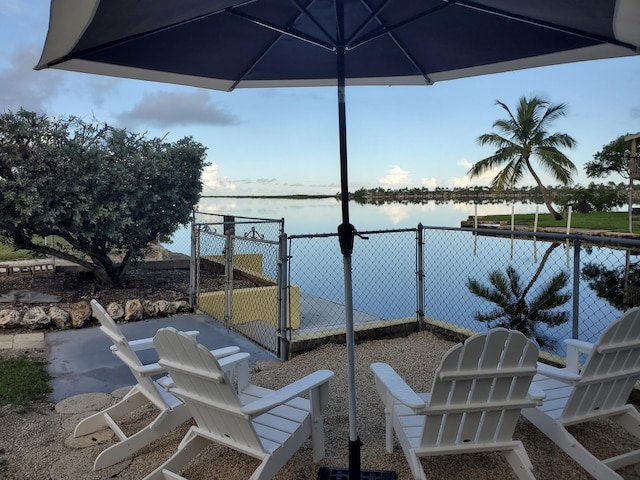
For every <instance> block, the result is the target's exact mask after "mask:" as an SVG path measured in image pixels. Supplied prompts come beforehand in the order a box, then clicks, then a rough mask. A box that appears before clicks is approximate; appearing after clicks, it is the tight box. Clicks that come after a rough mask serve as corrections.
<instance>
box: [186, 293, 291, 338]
mask: <svg viewBox="0 0 640 480" xmlns="http://www.w3.org/2000/svg"><path fill="white" fill-rule="evenodd" d="M232 295H233V297H232V299H233V300H232V302H233V303H232V305H233V312H232V317H233V318H232V320H233V323H243V322H251V321H254V320H262V321H264V322H267V323H269V324H271V325H273V326H274V327H276V328H277V327H278V288H277V287H276V286H273V287H255V288H242V289H236V290H234V291H233V294H232ZM289 296H290V302H289V304H290V305H291V307H290V312H289V315H288V317H289V320H290V325H291V328H293V329H298V328H300V287H298V286H296V285H292V286H291V287H290V288H289ZM198 307H199V309H200V310H202V311H203V312H205V313H207V314H209V315H211V316H212V317H214V318H217V319H218V320H221V321H222V320H224V291H216V292H206V293H201V294H200V298H199V302H198Z"/></svg>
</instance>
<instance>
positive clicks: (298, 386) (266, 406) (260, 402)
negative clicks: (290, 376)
mask: <svg viewBox="0 0 640 480" xmlns="http://www.w3.org/2000/svg"><path fill="white" fill-rule="evenodd" d="M333 375H334V374H333V372H332V371H331V370H318V371H316V372H313V373H311V374H309V375H307V376H306V377H303V378H301V379H300V380H296V381H295V382H293V383H290V384H289V385H287V386H286V387H282V388H281V389H279V390H276V391H275V392H272V393H270V394H268V395H266V396H264V397H262V398H259V399H257V400H254V401H253V402H251V403H249V404H247V405H245V406H244V407H242V410H241V411H242V413H245V414H247V415H252V416H253V415H257V414H259V413H262V412H265V411H267V410H271V409H272V408H273V407H277V406H278V405H282V404H283V403H286V402H288V401H289V400H291V399H292V398H295V397H297V396H299V395H301V394H303V393H305V392H308V391H310V390H313V389H315V388H318V387H320V386H322V385H324V384H326V383H327V382H328V381H329V379H330V378H331V377H333Z"/></svg>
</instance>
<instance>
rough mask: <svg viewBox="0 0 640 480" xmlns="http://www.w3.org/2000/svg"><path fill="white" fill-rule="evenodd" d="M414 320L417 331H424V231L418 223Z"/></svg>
mask: <svg viewBox="0 0 640 480" xmlns="http://www.w3.org/2000/svg"><path fill="white" fill-rule="evenodd" d="M416 320H417V321H418V330H424V327H425V324H424V230H423V229H422V223H418V231H417V232H416Z"/></svg>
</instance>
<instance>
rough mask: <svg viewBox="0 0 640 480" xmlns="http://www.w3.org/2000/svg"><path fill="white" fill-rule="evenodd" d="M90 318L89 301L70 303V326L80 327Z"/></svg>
mask: <svg viewBox="0 0 640 480" xmlns="http://www.w3.org/2000/svg"><path fill="white" fill-rule="evenodd" d="M90 318H91V307H90V306H89V302H76V303H74V304H73V305H71V326H72V327H73V328H82V327H83V326H84V324H85V323H86V322H87V321H88V320H89V319H90Z"/></svg>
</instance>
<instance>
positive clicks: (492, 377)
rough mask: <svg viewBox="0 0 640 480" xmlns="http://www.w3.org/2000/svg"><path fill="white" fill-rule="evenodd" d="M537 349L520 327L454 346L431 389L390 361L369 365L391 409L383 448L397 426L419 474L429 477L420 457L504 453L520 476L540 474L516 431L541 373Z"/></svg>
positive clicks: (390, 444) (387, 408)
mask: <svg viewBox="0 0 640 480" xmlns="http://www.w3.org/2000/svg"><path fill="white" fill-rule="evenodd" d="M537 358H538V348H537V346H536V345H535V344H534V343H533V342H531V341H530V340H527V338H526V337H525V336H524V335H522V334H521V333H520V332H516V331H508V330H506V329H504V328H495V329H493V330H491V331H489V332H488V333H482V334H476V335H473V336H471V337H469V338H468V339H467V340H466V341H465V342H464V343H463V344H458V345H455V346H454V347H452V348H451V349H450V350H449V351H448V352H447V353H446V354H445V355H444V357H443V358H442V360H441V362H440V365H439V366H438V368H437V370H436V373H435V377H434V380H433V386H432V389H431V393H420V394H419V393H415V392H414V391H413V389H412V388H411V387H410V386H409V385H407V383H405V381H404V380H403V379H402V378H401V377H400V376H399V375H398V374H397V373H396V372H395V371H394V370H393V368H391V367H390V366H389V365H387V364H386V363H373V364H372V365H371V370H372V371H373V373H374V376H375V384H376V388H377V390H378V393H379V395H380V397H381V399H382V401H383V403H384V407H385V423H386V436H385V446H386V449H387V451H388V452H389V453H392V452H393V431H394V430H395V432H396V435H397V437H398V440H399V442H400V445H401V446H402V450H403V452H404V455H405V457H406V458H407V461H408V462H409V467H410V468H411V472H412V474H413V477H414V478H415V479H420V480H426V478H427V477H426V475H425V472H424V468H423V467H422V464H421V463H420V458H421V457H429V456H436V455H450V454H461V453H470V452H486V451H499V452H501V453H502V454H503V455H504V456H505V458H506V459H507V461H508V463H509V465H510V466H511V468H512V469H513V470H514V471H515V473H516V475H517V477H518V478H520V479H533V478H535V477H534V476H533V473H532V464H531V461H530V460H529V456H528V455H527V453H526V451H525V449H524V446H523V445H522V442H520V441H517V440H514V439H513V432H514V429H515V426H516V422H517V420H518V417H519V415H520V410H521V409H522V408H524V407H531V406H533V405H536V404H537V403H538V402H539V400H540V398H539V397H538V396H535V395H534V396H532V395H530V394H529V393H528V391H529V387H530V384H531V379H532V378H533V376H534V375H535V373H536V361H537Z"/></svg>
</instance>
